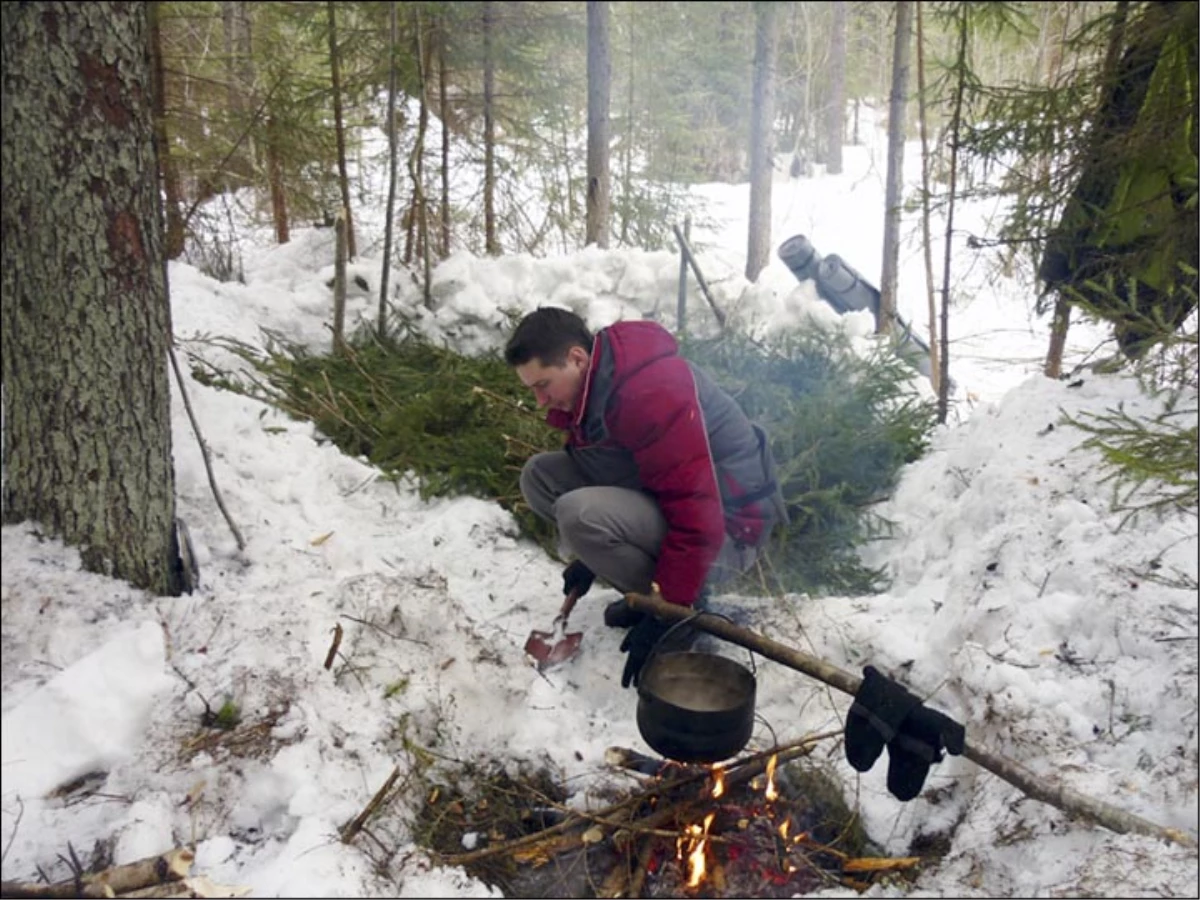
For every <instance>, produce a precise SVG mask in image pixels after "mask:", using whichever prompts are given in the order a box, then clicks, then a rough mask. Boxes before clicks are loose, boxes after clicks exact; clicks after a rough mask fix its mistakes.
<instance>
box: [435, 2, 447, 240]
mask: <svg viewBox="0 0 1200 900" xmlns="http://www.w3.org/2000/svg"><path fill="white" fill-rule="evenodd" d="M437 34H438V42H437V55H438V115H439V116H440V117H441V121H442V173H441V179H442V182H441V183H442V202H441V211H442V214H441V217H440V221H441V241H440V242H439V243H438V256H439V257H441V258H442V259H445V258H446V257H448V256H449V255H450V128H449V126H448V123H449V121H450V119H449V115H450V98H449V96H448V89H449V81H450V79H449V72H448V71H447V69H446V40H447V33H446V14H445V13H444V12H440V13H438V29H437Z"/></svg>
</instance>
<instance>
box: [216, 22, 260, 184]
mask: <svg viewBox="0 0 1200 900" xmlns="http://www.w3.org/2000/svg"><path fill="white" fill-rule="evenodd" d="M246 7H247V4H246V3H244V2H242V0H222V3H221V20H222V23H223V24H224V32H225V79H226V82H225V93H226V104H227V105H228V109H229V112H228V132H229V134H228V137H229V142H230V146H231V147H233V148H234V149H233V150H232V151H231V152H230V156H229V160H228V162H227V163H226V171H225V173H224V174H225V175H226V176H227V177H226V179H225V186H226V188H227V189H229V190H236V189H237V188H239V187H244V186H246V185H249V184H253V183H254V162H253V160H254V149H253V148H254V144H253V141H251V140H250V138H249V137H248V135H249V132H250V129H251V121H252V120H251V117H252V115H253V111H254V105H255V104H254V62H253V60H252V58H251V55H250V12H249V10H248V9H247V8H246ZM228 176H233V177H228Z"/></svg>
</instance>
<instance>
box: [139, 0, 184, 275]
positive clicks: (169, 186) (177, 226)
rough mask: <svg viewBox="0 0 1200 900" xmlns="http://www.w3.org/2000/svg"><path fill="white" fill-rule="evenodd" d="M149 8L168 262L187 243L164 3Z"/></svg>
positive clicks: (176, 257)
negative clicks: (172, 131) (170, 129)
mask: <svg viewBox="0 0 1200 900" xmlns="http://www.w3.org/2000/svg"><path fill="white" fill-rule="evenodd" d="M147 6H148V9H147V13H148V14H149V20H150V78H151V85H152V90H153V96H154V142H155V145H156V147H157V151H158V163H159V168H160V170H161V172H162V190H163V202H164V204H165V207H166V220H167V235H166V255H167V259H178V258H179V257H180V256H181V255H182V254H183V241H184V227H183V212H182V206H183V189H182V187H181V185H180V182H179V169H178V168H177V167H176V165H175V158H174V157H173V156H172V155H171V143H170V141H169V140H168V139H167V111H166V82H165V78H164V77H163V58H162V32H161V31H160V30H159V16H160V14H161V13H162V3H161V2H159V0H153V2H151V3H149V4H148V5H147Z"/></svg>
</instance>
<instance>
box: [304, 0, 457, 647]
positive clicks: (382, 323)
mask: <svg viewBox="0 0 1200 900" xmlns="http://www.w3.org/2000/svg"><path fill="white" fill-rule="evenodd" d="M396 31H397V22H396V0H392V2H391V3H389V4H388V106H387V121H386V122H385V127H386V128H387V139H388V186H387V206H386V209H385V212H384V216H383V264H382V266H381V271H380V273H379V318H378V321H377V322H376V325H375V331H376V333H377V334H378V335H379V339H380V340H383V339H384V338H385V337H387V300H388V275H389V273H390V272H391V270H392V237H393V235H394V233H395V231H396V222H395V217H396V167H397V165H398V162H399V161H398V159H397V157H398V156H399V148H398V147H397V141H396V91H397V88H396V46H397V42H396ZM444 111H445V110H443V112H444ZM442 121H443V123H444V122H445V118H443V119H442ZM448 130H449V128H448V127H447V128H443V129H442V133H443V134H445V132H447V131H448ZM326 668H328V667H326Z"/></svg>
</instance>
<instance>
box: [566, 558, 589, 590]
mask: <svg viewBox="0 0 1200 900" xmlns="http://www.w3.org/2000/svg"><path fill="white" fill-rule="evenodd" d="M595 580H596V573H595V572H593V571H592V570H591V569H589V568H588V567H587V566H585V565H584V564H583V561H582V560H579V559H577V560H575V562H573V563H571V564H570V565H569V566H567V567H566V568H565V569H563V593H564V594H569V593H571V591H575V592H576V593H575V596H576V598H579V597H582V596H583V595H584V594H586V593H587V592H588V591H590V590H591V589H592V582H593V581H595Z"/></svg>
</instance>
